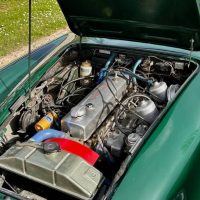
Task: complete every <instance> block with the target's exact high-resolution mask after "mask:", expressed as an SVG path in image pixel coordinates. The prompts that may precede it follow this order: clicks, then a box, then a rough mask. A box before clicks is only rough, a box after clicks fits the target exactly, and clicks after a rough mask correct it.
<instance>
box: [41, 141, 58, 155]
mask: <svg viewBox="0 0 200 200" xmlns="http://www.w3.org/2000/svg"><path fill="white" fill-rule="evenodd" d="M43 150H44V152H45V153H55V152H58V151H60V145H59V144H58V143H56V142H45V143H43Z"/></svg>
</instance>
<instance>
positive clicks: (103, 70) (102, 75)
mask: <svg viewBox="0 0 200 200" xmlns="http://www.w3.org/2000/svg"><path fill="white" fill-rule="evenodd" d="M115 57H116V53H112V54H111V55H110V57H109V59H108V61H107V62H106V64H105V67H104V68H102V69H101V71H100V73H99V77H98V80H97V83H101V82H102V81H103V79H104V78H105V76H106V72H107V70H108V68H109V67H110V64H111V63H112V62H113V60H114V59H115Z"/></svg>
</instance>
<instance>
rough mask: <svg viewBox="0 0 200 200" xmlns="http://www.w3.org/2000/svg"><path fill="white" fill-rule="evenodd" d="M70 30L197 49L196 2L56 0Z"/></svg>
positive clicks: (199, 23) (199, 29)
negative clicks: (192, 45) (192, 42)
mask: <svg viewBox="0 0 200 200" xmlns="http://www.w3.org/2000/svg"><path fill="white" fill-rule="evenodd" d="M58 3H59V5H60V7H61V9H62V11H63V13H64V15H65V17H66V19H67V22H68V25H69V27H70V29H71V30H72V31H73V32H74V33H76V34H77V35H80V36H91V37H106V38H116V39H123V40H132V41H142V42H150V43H156V44H162V45H169V46H175V47H180V48H185V49H189V48H190V46H191V44H190V40H191V39H194V47H195V50H198V49H200V42H199V40H200V39H199V38H200V20H199V19H200V15H199V14H200V12H199V1H195V0H140V1H139V0H125V1H121V0H115V1H113V0H99V1H97V0H87V1H85V0H76V1H74V0H68V1H66V0H58Z"/></svg>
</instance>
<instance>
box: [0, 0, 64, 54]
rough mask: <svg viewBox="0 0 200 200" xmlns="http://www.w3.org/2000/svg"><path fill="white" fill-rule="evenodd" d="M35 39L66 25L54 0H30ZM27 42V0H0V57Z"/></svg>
mask: <svg viewBox="0 0 200 200" xmlns="http://www.w3.org/2000/svg"><path fill="white" fill-rule="evenodd" d="M32 7H33V8H32V9H33V12H32V16H33V17H32V18H33V23H32V27H33V28H32V29H33V30H32V35H33V40H34V41H35V40H36V39H38V38H41V37H42V36H47V35H50V34H52V33H54V32H55V31H57V30H59V29H61V28H64V27H66V26H67V25H66V21H65V19H64V16H63V14H62V12H61V10H60V8H59V6H58V4H57V1H56V0H32ZM27 43H28V0H0V57H1V56H4V55H6V54H9V52H11V51H13V50H17V49H19V48H20V47H22V46H24V45H27Z"/></svg>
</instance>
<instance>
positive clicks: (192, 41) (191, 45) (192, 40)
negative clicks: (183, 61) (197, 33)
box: [188, 38, 194, 68]
mask: <svg viewBox="0 0 200 200" xmlns="http://www.w3.org/2000/svg"><path fill="white" fill-rule="evenodd" d="M193 51H194V39H193V38H192V39H191V40H190V54H189V61H188V68H189V67H190V63H191V59H192V52H193Z"/></svg>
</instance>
